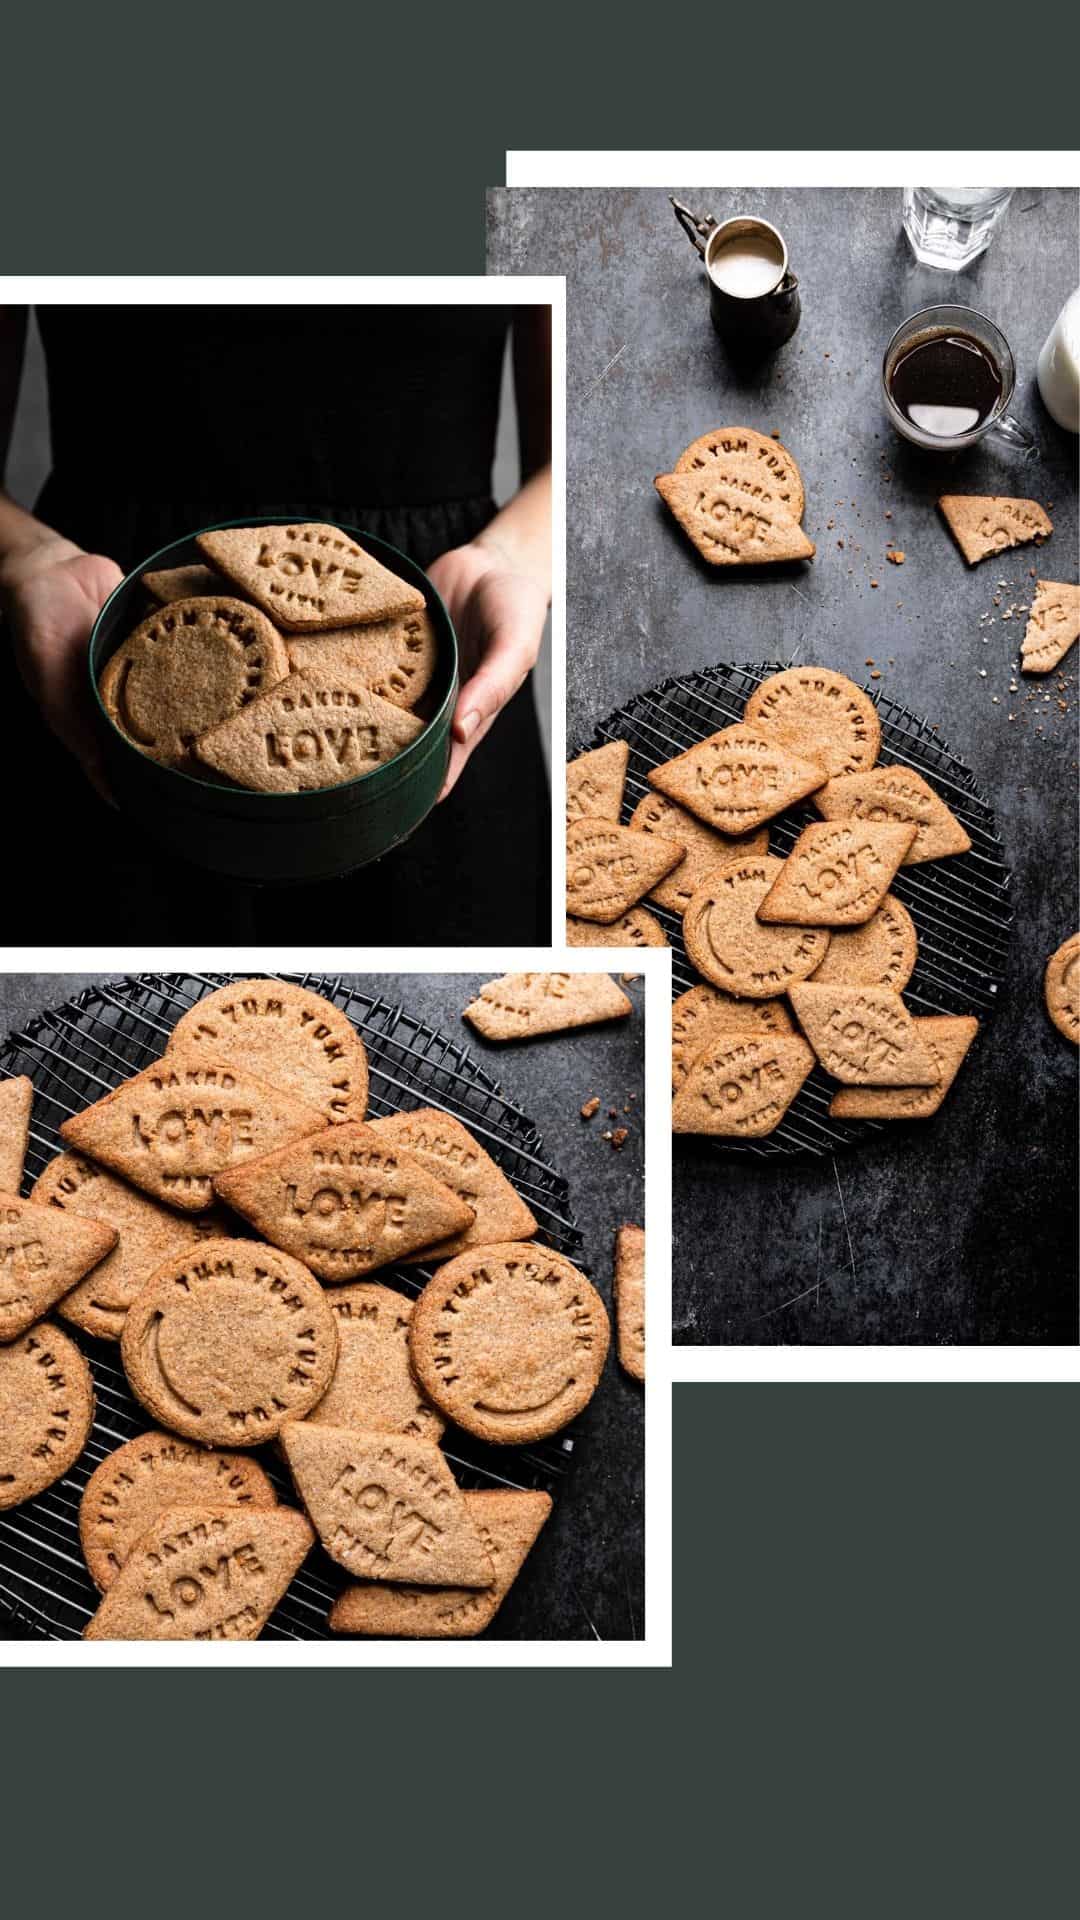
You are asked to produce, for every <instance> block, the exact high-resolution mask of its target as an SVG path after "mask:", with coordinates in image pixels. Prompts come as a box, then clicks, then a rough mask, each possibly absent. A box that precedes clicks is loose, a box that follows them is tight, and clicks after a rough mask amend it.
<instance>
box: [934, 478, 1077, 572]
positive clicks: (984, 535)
mask: <svg viewBox="0 0 1080 1920" xmlns="http://www.w3.org/2000/svg"><path fill="white" fill-rule="evenodd" d="M938 506H939V507H940V508H941V511H942V513H943V515H944V517H945V521H946V524H947V526H948V529H949V532H950V533H951V534H952V537H953V539H954V540H955V541H956V544H957V546H958V547H959V549H960V551H961V553H962V554H963V556H964V559H965V560H966V561H967V563H968V565H969V567H973V566H974V565H975V563H976V561H977V560H985V559H987V557H988V556H989V555H990V554H992V553H1003V552H1004V551H1005V549H1006V547H1022V546H1025V545H1026V544H1027V542H1028V541H1029V540H1038V541H1039V542H1040V543H1041V542H1042V541H1043V540H1046V539H1048V538H1049V536H1050V535H1051V534H1052V533H1053V531H1054V525H1053V521H1052V520H1051V518H1050V515H1049V514H1048V513H1045V512H1044V511H1043V509H1042V507H1040V505H1039V503H1038V501H1037V500H1009V499H1005V498H1003V497H1002V496H1001V495H1000V494H989V493H943V494H942V495H941V498H940V500H939V501H938Z"/></svg>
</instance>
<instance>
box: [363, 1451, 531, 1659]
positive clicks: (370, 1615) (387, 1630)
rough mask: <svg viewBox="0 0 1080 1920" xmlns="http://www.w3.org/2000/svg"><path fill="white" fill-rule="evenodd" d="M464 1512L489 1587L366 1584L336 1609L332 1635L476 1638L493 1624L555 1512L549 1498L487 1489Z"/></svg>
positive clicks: (467, 1500)
mask: <svg viewBox="0 0 1080 1920" xmlns="http://www.w3.org/2000/svg"><path fill="white" fill-rule="evenodd" d="M464 1500H465V1508H466V1511H467V1513H468V1515H469V1519H470V1520H471V1521H472V1523H473V1525H474V1527H475V1528H476V1530H477V1532H478V1533H479V1535H480V1538H481V1540H482V1541H483V1543H484V1545H485V1547H486V1548H487V1551H488V1553H489V1554H490V1556H491V1564H492V1566H493V1568H494V1570H495V1582H494V1585H493V1586H490V1587H487V1588H482V1589H481V1588H476V1587H471V1588H470V1587H410V1586H397V1587H395V1586H390V1585H388V1584H385V1583H380V1582H379V1581H376V1580H359V1581H356V1582H355V1583H354V1584H353V1585H352V1586H349V1587H346V1589H345V1591H344V1593H343V1594H341V1595H340V1596H339V1597H338V1599H337V1600H335V1602H334V1604H333V1606H332V1607H331V1609H330V1631H331V1633H363V1634H367V1635H368V1636H369V1637H374V1638H376V1639H380V1640H399V1639H409V1640H471V1639H473V1638H474V1637H475V1636H476V1634H478V1633H483V1631H484V1629H485V1628H486V1627H489V1626H490V1625H491V1622H492V1621H493V1620H494V1618H495V1615H496V1614H497V1613H498V1611H499V1608H500V1607H501V1606H502V1603H503V1601H504V1600H505V1599H506V1596H507V1594H508V1593H509V1591H510V1589H511V1587H512V1586H513V1584H514V1581H515V1580H516V1579H517V1576H518V1574H519V1573H520V1572H521V1569H522V1567H523V1566H524V1564H525V1561H526V1559H527V1558H528V1555H529V1553H530V1552H531V1551H532V1548H533V1546H534V1544H535V1542H536V1538H537V1535H538V1534H539V1532H540V1530H541V1528H542V1527H543V1525H544V1523H545V1521H546V1520H547V1518H548V1515H549V1514H550V1512H551V1500H550V1497H549V1496H548V1495H547V1494H546V1493H529V1492H516V1491H515V1492H512V1493H511V1492H509V1491H506V1490H504V1489H502V1488H500V1489H498V1490H494V1489H485V1491H483V1492H482V1493H467V1494H465V1495H464Z"/></svg>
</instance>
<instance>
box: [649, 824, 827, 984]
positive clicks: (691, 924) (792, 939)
mask: <svg viewBox="0 0 1080 1920" xmlns="http://www.w3.org/2000/svg"><path fill="white" fill-rule="evenodd" d="M783 866H784V862H783V861H782V860H778V859H777V858H776V855H775V854H763V855H761V856H759V857H758V858H757V859H753V860H729V861H728V862H727V863H726V864H725V865H724V866H722V867H717V869H716V871H715V872H714V873H712V874H711V875H710V876H709V879H708V880H707V881H706V882H705V884H704V886H702V887H699V888H698V890H697V892H696V893H695V895H694V897H693V899H692V900H691V902H690V905H689V906H688V907H687V909H686V914H685V916H684V918H683V937H684V939H685V941H686V951H687V953H688V954H689V955H690V958H691V960H692V962H693V964H694V966H695V967H696V968H697V970H698V972H699V973H700V974H703V975H704V977H705V979H706V980H710V981H711V982H712V984H713V986H714V987H723V989H724V991H725V992H726V993H733V994H735V996H736V997H737V998H738V999H747V1000H771V999H773V998H774V997H775V996H776V995H777V994H780V993H783V992H784V991H785V990H786V989H787V988H788V987H790V986H792V985H794V984H795V982H797V981H799V980H807V979H809V977H810V975H811V974H812V973H813V972H814V970H815V968H817V967H819V966H820V965H821V962H822V961H823V960H824V958H825V955H826V953H827V951H828V947H829V934H828V932H827V930H826V929H825V928H824V927H785V926H779V925H769V926H766V925H765V924H764V923H763V922H762V921H760V920H759V919H758V917H757V910H758V908H759V906H760V905H761V902H762V901H763V900H764V898H765V895H766V894H767V893H769V892H770V891H771V890H772V887H773V886H774V884H775V882H776V880H777V879H778V878H779V876H780V873H781V871H782V869H783Z"/></svg>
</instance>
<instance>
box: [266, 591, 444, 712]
mask: <svg viewBox="0 0 1080 1920" xmlns="http://www.w3.org/2000/svg"><path fill="white" fill-rule="evenodd" d="M285 649H286V652H287V653H288V656H289V664H290V666H292V667H293V669H294V670H295V671H297V672H299V673H305V672H307V671H308V669H309V668H310V667H312V666H319V665H325V666H328V667H331V668H335V669H336V668H345V669H348V670H350V671H351V672H353V673H356V674H358V675H359V676H360V680H361V682H362V684H363V685H364V686H366V687H368V688H369V689H370V691H371V692H372V693H377V694H378V695H379V698H380V699H381V700H389V702H390V704H391V706H394V707H415V705H416V703H417V701H418V700H419V698H420V696H421V694H422V693H425V692H426V691H427V688H428V685H429V683H430V681H431V676H432V674H433V673H434V671H435V663H436V660H437V658H438V647H437V642H436V639H435V628H434V626H433V625H432V621H431V616H430V614H428V613H403V614H399V615H398V617H397V619H395V620H375V621H372V623H371V624H370V625H369V626H366V627H342V628H341V629H339V630H338V631H335V632H331V633H317V634H287V635H286V636H285Z"/></svg>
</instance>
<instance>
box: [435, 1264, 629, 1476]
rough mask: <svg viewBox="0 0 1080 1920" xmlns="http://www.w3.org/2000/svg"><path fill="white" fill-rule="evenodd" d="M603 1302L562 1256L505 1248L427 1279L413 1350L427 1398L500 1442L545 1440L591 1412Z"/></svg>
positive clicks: (600, 1359)
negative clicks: (590, 1405) (578, 1415)
mask: <svg viewBox="0 0 1080 1920" xmlns="http://www.w3.org/2000/svg"><path fill="white" fill-rule="evenodd" d="M609 1337H610V1329H609V1327H608V1317H607V1313H606V1312H605V1309H604V1303H603V1301H602V1300H601V1298H600V1295H599V1294H598V1293H597V1291H596V1289H595V1287H592V1286H590V1284H589V1282H588V1280H586V1278H585V1275H584V1274H583V1273H579V1272H578V1270H577V1268H576V1267H575V1266H573V1265H572V1264H571V1262H570V1261H569V1260H567V1259H566V1258H565V1257H564V1256H563V1255H562V1254H561V1253H553V1252H552V1251H551V1249H550V1248H549V1247H542V1246H539V1245H537V1244H536V1243H535V1242H533V1243H532V1244H530V1245H522V1244H521V1243H520V1242H517V1241H507V1242H506V1243H505V1244H497V1245H495V1246H490V1247H477V1248H476V1249H475V1250H474V1251H473V1252H472V1253H460V1254H458V1256H457V1258H456V1260H450V1261H448V1262H447V1264H446V1266H445V1267H440V1268H439V1271H438V1273H437V1274H435V1276H434V1278H433V1279H431V1280H429V1281H428V1284H427V1286H426V1287H425V1288H424V1291H423V1293H422V1294H421V1295H420V1298H419V1300H418V1301H417V1303H416V1306H415V1308H414V1309H413V1322H412V1330H411V1333H410V1335H409V1346H410V1352H411V1355H412V1364H413V1370H414V1372H415V1373H416V1377H417V1379H418V1380H419V1382H420V1385H421V1386H422V1387H423V1389H424V1391H425V1393H427V1394H428V1396H429V1397H430V1398H431V1399H432V1400H433V1401H434V1402H435V1405H436V1406H437V1407H440V1408H441V1409H442V1411H443V1413H445V1414H446V1416H447V1418H448V1419H450V1420H456V1421H457V1423H458V1425H459V1426H460V1427H464V1428H465V1429H466V1431H467V1432H469V1433H475V1434H476V1435H477V1436H478V1437H479V1438H480V1439H481V1440H491V1441H494V1442H495V1443H496V1444H514V1443H520V1442H522V1441H525V1440H543V1439H544V1438H545V1437H546V1435H547V1434H549V1433H557V1432H558V1431H559V1429H560V1427H565V1426H566V1425H567V1423H568V1422H569V1421H571V1420H573V1419H574V1417H575V1415H576V1414H579V1413H580V1412H581V1410H582V1408H583V1407H586V1406H588V1403H589V1401H590V1400H591V1399H592V1396H593V1394H594V1393H595V1391H596V1388H597V1385H598V1383H599V1380H600V1375H601V1373H602V1372H603V1369H604V1361H605V1359H606V1357H607V1350H608V1340H609Z"/></svg>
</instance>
